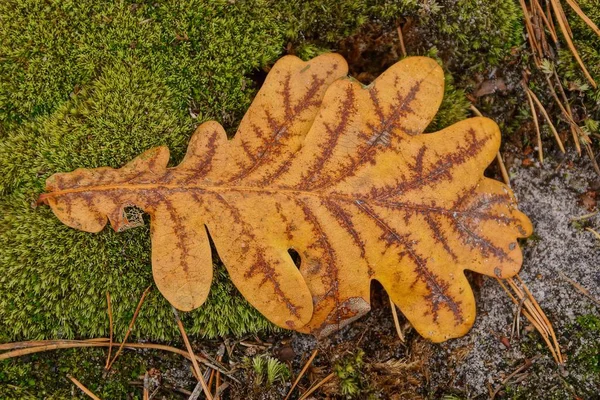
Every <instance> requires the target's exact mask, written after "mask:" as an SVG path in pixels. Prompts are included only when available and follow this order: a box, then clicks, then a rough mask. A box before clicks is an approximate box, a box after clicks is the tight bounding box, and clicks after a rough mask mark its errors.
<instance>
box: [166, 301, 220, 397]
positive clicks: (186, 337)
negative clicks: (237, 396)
mask: <svg viewBox="0 0 600 400" xmlns="http://www.w3.org/2000/svg"><path fill="white" fill-rule="evenodd" d="M171 308H172V310H173V314H174V315H175V321H176V322H177V327H179V331H180V332H181V336H182V337H183V342H184V343H185V347H186V348H187V351H188V353H189V355H190V359H191V360H192V365H193V366H194V370H195V371H196V374H197V375H198V377H197V378H198V380H199V381H200V384H201V385H202V390H204V395H205V396H206V398H207V399H208V400H213V396H212V394H211V393H210V390H208V386H206V382H205V381H204V377H203V376H202V372H201V371H200V366H199V365H198V361H196V357H194V350H192V345H191V344H190V340H189V339H188V336H187V333H185V328H184V327H183V323H182V322H181V319H180V318H179V313H178V312H177V310H176V309H175V307H172V306H171Z"/></svg>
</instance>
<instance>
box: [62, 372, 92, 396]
mask: <svg viewBox="0 0 600 400" xmlns="http://www.w3.org/2000/svg"><path fill="white" fill-rule="evenodd" d="M67 378H69V379H70V380H71V382H73V383H74V384H75V386H77V387H78V388H79V389H80V390H81V391H82V392H83V393H85V394H87V395H88V397H90V398H91V399H94V400H100V397H98V396H96V395H95V394H94V393H92V391H91V390H90V389H88V388H86V387H85V386H83V383H81V382H79V381H78V380H77V379H75V378H74V377H72V376H71V375H67Z"/></svg>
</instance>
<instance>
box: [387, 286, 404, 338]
mask: <svg viewBox="0 0 600 400" xmlns="http://www.w3.org/2000/svg"><path fill="white" fill-rule="evenodd" d="M390 307H391V309H392V317H393V318H394V326H395V327H396V333H397V334H398V337H399V338H400V341H401V342H402V343H404V333H403V332H402V327H400V321H399V320H398V311H397V310H396V305H395V304H394V302H393V301H392V299H391V297H390Z"/></svg>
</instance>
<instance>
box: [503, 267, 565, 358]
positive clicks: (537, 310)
mask: <svg viewBox="0 0 600 400" xmlns="http://www.w3.org/2000/svg"><path fill="white" fill-rule="evenodd" d="M516 279H517V281H518V282H519V283H520V285H521V287H522V288H523V290H521V288H520V287H519V286H518V285H517V283H516V282H515V281H514V280H513V279H512V278H508V279H506V280H504V281H502V280H500V279H497V281H498V283H499V284H500V286H501V287H502V289H504V291H505V292H506V293H507V294H508V296H509V297H510V299H511V300H512V301H513V303H515V304H516V305H519V308H520V310H521V313H522V314H523V315H524V316H525V318H527V319H528V320H529V322H531V324H532V325H533V326H534V327H535V329H536V330H537V331H538V332H539V333H540V335H541V336H542V339H544V341H545V342H546V345H547V346H548V349H549V350H550V353H551V354H552V357H554V360H555V361H556V362H557V363H558V364H563V362H564V360H563V357H562V354H561V351H560V346H559V344H558V340H557V339H556V335H555V334H554V328H553V327H552V324H551V323H550V321H549V320H548V318H547V317H546V314H545V313H544V312H543V311H542V309H541V307H540V306H539V304H538V302H537V301H536V300H535V298H534V297H533V295H532V294H531V292H530V291H529V288H528V287H527V285H525V283H524V282H523V281H522V280H521V278H520V277H519V275H516ZM504 282H507V283H508V285H509V286H510V288H511V289H512V290H513V292H514V295H513V293H511V291H510V290H509V289H508V288H507V287H506V285H504Z"/></svg>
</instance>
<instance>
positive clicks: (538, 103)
mask: <svg viewBox="0 0 600 400" xmlns="http://www.w3.org/2000/svg"><path fill="white" fill-rule="evenodd" d="M523 87H524V88H525V91H526V92H528V93H529V94H530V95H531V98H532V99H533V101H534V102H535V104H537V106H538V108H539V110H540V112H541V113H542V115H543V116H544V118H545V119H546V122H547V123H548V126H549V127H550V130H551V131H552V133H553V134H554V139H556V143H557V144H558V147H559V148H560V151H561V152H563V153H564V152H565V147H564V146H563V144H562V140H560V136H558V131H557V130H556V128H555V127H554V124H553V123H552V119H550V116H549V115H548V113H547V112H546V109H545V108H544V106H543V105H542V102H541V101H540V99H538V97H537V96H536V95H535V93H534V92H533V90H531V89H529V88H528V87H527V85H525V84H523Z"/></svg>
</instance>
